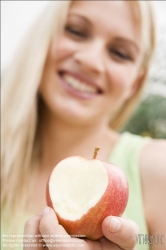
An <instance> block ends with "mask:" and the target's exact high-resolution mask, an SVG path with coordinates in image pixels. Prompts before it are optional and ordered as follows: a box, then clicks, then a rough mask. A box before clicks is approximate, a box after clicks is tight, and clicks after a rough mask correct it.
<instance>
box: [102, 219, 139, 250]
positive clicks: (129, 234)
mask: <svg viewBox="0 0 166 250" xmlns="http://www.w3.org/2000/svg"><path fill="white" fill-rule="evenodd" d="M102 230H103V234H104V236H105V237H106V238H107V239H109V240H110V241H112V242H114V243H115V244H117V245H118V246H119V247H120V248H122V249H125V250H126V249H127V250H133V249H134V247H135V245H136V235H138V232H139V229H138V226H137V224H136V223H135V222H133V221H131V220H128V219H124V218H121V217H115V216H108V217H107V218H105V220H104V221H103V223H102Z"/></svg>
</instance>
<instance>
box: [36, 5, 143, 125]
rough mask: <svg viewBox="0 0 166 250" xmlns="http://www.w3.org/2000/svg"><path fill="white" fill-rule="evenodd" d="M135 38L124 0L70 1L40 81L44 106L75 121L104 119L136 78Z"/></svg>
mask: <svg viewBox="0 0 166 250" xmlns="http://www.w3.org/2000/svg"><path fill="white" fill-rule="evenodd" d="M94 6H95V11H94ZM139 44H140V33H139V29H138V26H137V25H136V23H135V19H134V16H133V14H132V11H131V7H130V5H129V3H126V2H125V1H96V2H95V3H94V1H74V2H73V3H72V4H71V7H70V9H69V13H68V17H67V20H66V24H65V27H64V30H63V32H62V34H61V36H60V37H59V39H58V43H57V42H55V41H54V40H53V41H52V43H51V46H50V49H49V53H48V57H47V61H46V65H45V70H44V74H43V79H42V83H41V86H40V94H41V96H42V98H43V100H44V102H45V105H46V106H47V108H48V111H51V112H50V113H51V114H53V115H56V117H57V118H58V117H59V118H61V119H65V120H66V121H70V122H73V121H74V123H77V122H78V123H81V124H82V123H85V124H87V123H92V122H93V123H99V122H101V121H104V122H105V124H108V122H109V120H110V116H111V115H113V114H114V113H115V112H116V111H117V110H118V109H119V108H120V107H121V106H122V105H123V103H124V102H125V101H126V100H127V99H128V98H129V97H130V96H131V95H132V93H133V91H134V90H135V88H136V86H137V84H138V79H137V78H138V68H139V66H140V59H141V54H140V47H139Z"/></svg>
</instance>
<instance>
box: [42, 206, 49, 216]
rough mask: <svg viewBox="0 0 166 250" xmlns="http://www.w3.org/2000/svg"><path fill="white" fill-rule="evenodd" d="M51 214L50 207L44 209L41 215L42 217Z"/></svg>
mask: <svg viewBox="0 0 166 250" xmlns="http://www.w3.org/2000/svg"><path fill="white" fill-rule="evenodd" d="M49 212H50V208H49V207H45V208H44V209H43V211H42V212H41V213H40V215H44V214H48V213H49Z"/></svg>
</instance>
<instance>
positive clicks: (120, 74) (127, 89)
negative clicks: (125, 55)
mask: <svg viewBox="0 0 166 250" xmlns="http://www.w3.org/2000/svg"><path fill="white" fill-rule="evenodd" d="M134 79H135V68H134V67H133V66H132V65H120V64H118V63H116V64H114V65H113V66H112V67H111V68H110V69H109V82H110V85H109V88H110V91H113V92H114V94H115V97H117V96H120V95H121V98H122V99H126V98H127V97H128V96H129V95H130V93H131V89H132V86H133V83H134Z"/></svg>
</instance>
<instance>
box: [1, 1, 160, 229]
mask: <svg viewBox="0 0 166 250" xmlns="http://www.w3.org/2000/svg"><path fill="white" fill-rule="evenodd" d="M70 2H71V1H52V2H50V3H49V4H48V6H47V8H46V9H45V11H44V12H43V13H42V14H41V15H40V16H39V18H38V19H37V20H36V22H35V23H34V24H33V27H32V28H31V30H30V31H29V33H28V35H27V36H26V37H25V40H24V43H23V46H21V49H19V50H18V51H17V53H16V57H15V58H14V60H13V62H12V64H11V65H10V67H9V69H8V72H7V73H8V74H7V75H6V76H5V79H4V82H3V86H2V92H3V94H2V151H1V152H2V156H1V159H2V175H1V176H2V196H1V198H2V206H3V211H4V216H5V215H6V216H7V219H8V220H9V221H12V224H13V225H17V223H18V222H17V219H18V216H20V212H21V211H25V208H26V206H27V201H28V196H30V195H31V191H32V190H31V189H30V187H32V178H31V176H32V175H33V174H34V172H35V167H34V166H35V162H36V160H37V159H36V158H35V157H37V156H36V147H37V137H36V130H37V123H38V99H37V97H38V88H39V84H40V81H41V78H42V72H43V69H44V65H45V61H46V57H47V53H48V48H49V46H50V42H51V39H52V37H53V35H54V36H55V37H58V34H59V32H61V30H62V28H63V25H64V22H65V18H66V16H67V11H68V8H69V4H70ZM133 2H137V4H138V5H139V7H140V8H139V9H140V16H139V19H140V20H142V21H141V22H140V23H141V30H145V31H146V32H143V34H144V35H145V36H146V37H145V38H146V39H144V42H145V41H146V40H148V41H149V42H148V44H146V46H145V47H146V48H145V52H146V53H145V56H144V60H143V64H142V66H143V68H144V70H145V75H144V78H143V79H142V82H141V83H140V86H139V88H138V90H137V92H136V93H135V94H134V95H133V96H132V97H131V99H130V100H128V101H127V102H126V103H125V105H124V106H123V109H121V110H120V111H119V112H118V114H117V115H116V117H115V119H114V121H112V122H111V127H113V128H115V129H117V128H119V126H121V125H122V124H123V123H124V121H125V120H126V119H127V118H128V116H129V114H130V113H131V111H132V109H133V107H134V105H135V104H136V103H137V101H138V98H139V97H140V94H141V92H142V88H143V85H144V82H145V80H146V77H147V73H148V68H149V63H150V59H151V55H152V52H153V49H154V44H155V42H154V41H155V28H154V19H153V14H152V10H151V6H150V3H149V1H133ZM147 16H148V18H147V19H146V20H145V18H146V17H147ZM147 20H149V23H148V22H147ZM7 183H8V184H7ZM18 204H19V205H18ZM14 219H15V220H14ZM13 228H15V227H13Z"/></svg>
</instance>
